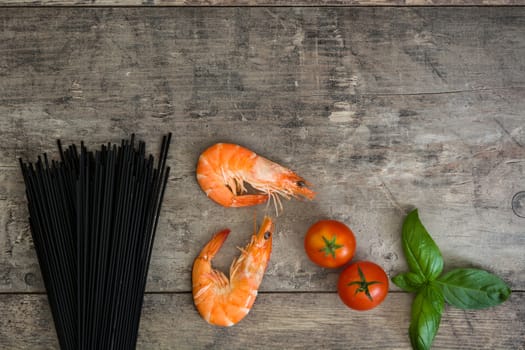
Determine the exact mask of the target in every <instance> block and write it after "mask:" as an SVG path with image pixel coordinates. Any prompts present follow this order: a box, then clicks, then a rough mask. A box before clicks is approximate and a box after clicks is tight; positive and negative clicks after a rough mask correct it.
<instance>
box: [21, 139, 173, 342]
mask: <svg viewBox="0 0 525 350" xmlns="http://www.w3.org/2000/svg"><path fill="white" fill-rule="evenodd" d="M170 142H171V134H169V135H167V136H164V137H163V140H162V145H161V150H160V155H159V159H158V162H157V164H156V166H155V163H156V162H155V159H154V157H153V156H152V155H149V156H146V144H145V143H144V142H138V143H137V142H135V136H134V135H132V136H131V138H130V140H122V142H121V143H120V145H113V144H110V143H108V144H107V145H102V146H101V147H100V149H99V150H96V151H94V152H93V151H90V150H88V149H87V147H86V146H85V145H84V143H81V144H80V148H77V146H76V145H74V144H73V145H71V146H69V147H67V148H63V147H62V144H61V142H60V141H59V140H58V141H57V146H58V150H59V155H60V160H59V161H54V160H53V161H51V162H50V161H49V160H48V157H47V155H45V154H44V155H43V156H42V157H39V158H38V161H37V162H36V163H35V164H31V163H24V162H23V161H22V159H20V167H21V170H22V175H23V177H24V182H25V184H26V197H27V202H28V210H29V225H30V228H31V234H32V237H33V241H34V246H35V250H36V253H37V258H38V262H39V265H40V269H41V272H42V278H43V280H44V285H45V288H46V291H47V294H48V300H49V305H50V307H51V311H52V315H53V321H54V323H55V329H56V332H57V337H58V340H59V344H60V347H61V348H62V349H133V348H135V346H136V342H137V335H138V328H139V324H140V314H141V309H142V303H143V298H144V291H145V287H146V281H147V272H148V269H149V264H150V260H151V252H152V248H153V243H154V238H155V232H156V229H157V225H158V220H159V214H160V209H161V204H162V201H163V197H164V193H165V189H166V184H167V181H168V176H169V170H170V169H169V167H167V166H166V159H167V155H168V148H169V144H170Z"/></svg>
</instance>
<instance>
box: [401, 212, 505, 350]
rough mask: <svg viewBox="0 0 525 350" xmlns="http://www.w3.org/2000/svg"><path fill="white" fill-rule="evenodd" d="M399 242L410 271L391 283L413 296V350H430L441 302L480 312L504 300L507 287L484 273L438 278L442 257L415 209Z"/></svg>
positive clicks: (462, 271) (458, 273)
mask: <svg viewBox="0 0 525 350" xmlns="http://www.w3.org/2000/svg"><path fill="white" fill-rule="evenodd" d="M402 241H403V251H404V253H405V257H406V259H407V264H408V267H409V268H410V271H409V272H405V273H401V274H399V275H397V276H395V277H393V278H392V281H393V282H394V283H395V284H396V285H397V286H398V287H400V288H401V289H403V290H405V291H407V292H414V293H416V297H415V298H414V301H413V302H412V320H411V322H410V326H409V330H408V331H409V335H410V342H411V344H412V347H413V348H414V349H418V350H419V349H430V346H431V345H432V341H433V340H434V337H435V336H436V334H437V331H438V329H439V323H440V321H441V314H442V313H443V309H444V306H445V301H446V302H447V303H448V304H450V305H452V306H455V307H458V308H461V309H482V308H486V307H490V306H495V305H498V304H501V303H502V302H504V301H505V300H507V299H508V297H509V295H510V293H511V290H510V288H509V287H508V286H507V285H506V284H505V282H504V281H503V280H501V278H499V277H498V276H496V275H493V274H491V273H489V272H487V271H484V270H479V269H472V268H460V269H454V270H452V271H450V272H448V273H445V274H444V275H442V272H443V257H442V256H441V252H440V251H439V248H438V246H437V245H436V243H435V242H434V240H433V239H432V237H430V235H429V234H428V232H427V230H426V229H425V227H424V226H423V224H422V223H421V221H420V220H419V215H418V212H417V209H416V210H414V211H412V212H411V213H410V214H408V216H407V217H406V219H405V222H404V224H403V232H402Z"/></svg>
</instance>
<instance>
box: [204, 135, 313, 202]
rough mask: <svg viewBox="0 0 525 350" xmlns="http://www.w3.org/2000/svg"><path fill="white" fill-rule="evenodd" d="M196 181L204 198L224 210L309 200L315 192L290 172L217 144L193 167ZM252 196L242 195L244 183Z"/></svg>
mask: <svg viewBox="0 0 525 350" xmlns="http://www.w3.org/2000/svg"><path fill="white" fill-rule="evenodd" d="M197 181H198V182H199V185H200V186H201V188H202V190H203V191H204V192H205V193H206V195H207V196H208V197H209V198H211V199H212V200H214V201H215V202H217V203H219V204H221V205H223V206H225V207H244V206H249V205H256V204H260V203H264V202H266V201H267V200H268V198H272V197H273V198H274V200H275V206H276V209H277V203H278V204H279V206H280V207H282V205H281V203H280V201H279V197H278V196H276V194H278V195H281V196H283V197H285V198H287V199H289V198H291V197H298V196H303V197H306V198H308V199H313V197H314V196H315V192H313V191H312V190H310V189H309V188H308V187H307V186H308V185H309V184H308V183H307V182H306V181H305V180H304V179H303V178H302V177H300V176H298V175H297V174H295V173H294V172H293V171H291V170H289V169H287V168H285V167H283V166H281V165H279V164H277V163H274V162H272V161H270V160H268V159H266V158H264V157H261V156H259V155H257V154H256V153H255V152H252V151H250V150H249V149H247V148H244V147H242V146H239V145H235V144H230V143H217V144H215V145H213V146H211V147H209V148H208V149H206V150H205V151H204V152H202V154H201V155H200V157H199V161H198V164H197ZM245 182H246V183H248V184H249V185H250V186H251V187H253V188H254V189H255V190H257V191H259V193H256V194H246V192H247V189H246V187H245V185H244V183H245Z"/></svg>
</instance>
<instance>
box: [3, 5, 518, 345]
mask: <svg viewBox="0 0 525 350" xmlns="http://www.w3.org/2000/svg"><path fill="white" fill-rule="evenodd" d="M15 2H16V3H19V4H23V5H33V4H35V3H32V2H24V1H20V2H18V1H15ZM15 2H11V5H12V4H13V3H15ZM176 2H177V1H175V2H174V3H176ZM124 3H125V4H132V3H133V2H124ZM162 3H163V2H162V1H160V2H157V1H155V2H154V3H153V4H162ZM188 3H192V2H191V1H190V2H188ZM208 3H212V4H219V5H220V4H226V5H228V4H229V5H232V4H233V5H242V2H236V1H224V2H216V1H211V2H208ZM248 3H249V2H248ZM251 3H252V4H258V3H259V2H257V1H255V2H251ZM264 3H266V4H267V3H268V2H264ZM336 3H339V4H343V5H345V4H346V5H352V4H354V3H356V2H354V1H347V2H345V1H316V2H313V1H302V2H301V4H306V5H314V6H309V7H272V8H268V7H225V8H220V7H213V8H202V7H200V8H199V7H176V8H165V7H136V8H135V7H118V8H111V7H110V8H105V7H102V8H100V7H97V8H87V9H86V8H74V7H69V6H66V7H61V8H51V7H47V8H45V7H44V8H30V7H29V8H28V7H23V8H18V7H16V6H15V7H9V8H3V9H1V10H0V28H1V30H0V133H1V137H2V142H1V144H0V315H1V316H0V348H1V349H53V348H57V347H58V343H57V340H56V335H55V333H54V328H53V324H52V318H51V313H50V309H49V306H48V304H47V299H46V294H45V289H44V287H43V282H42V278H41V275H40V271H39V267H38V264H37V260H36V254H35V251H34V247H33V244H32V240H31V234H30V230H29V227H28V221H27V216H28V213H27V209H26V200H25V196H24V185H23V181H22V179H21V175H20V171H19V169H18V163H17V162H18V157H23V158H24V159H26V160H33V159H35V158H36V156H37V155H38V154H40V153H41V152H44V151H45V152H50V153H51V154H52V155H53V156H55V157H56V155H57V154H56V151H55V140H56V139H57V138H61V139H62V140H63V142H64V143H66V144H68V143H71V142H79V141H80V140H84V141H85V142H86V143H87V144H88V145H92V146H96V145H98V144H99V143H102V142H107V141H114V142H118V141H119V140H120V139H121V138H125V137H127V136H129V135H130V134H131V133H133V132H134V133H136V134H137V135H138V137H140V138H141V139H143V140H145V141H147V142H148V145H149V150H150V151H151V152H154V153H158V147H157V146H158V145H159V143H160V138H161V135H162V134H163V133H166V132H168V131H171V132H173V134H174V142H173V144H172V149H171V154H170V157H169V160H168V162H169V165H170V166H171V167H172V169H173V171H172V174H171V177H170V179H169V183H168V189H167V193H166V198H165V202H164V207H163V211H162V216H161V221H160V224H159V228H158V233H157V237H156V241H155V246H154V251H153V258H152V261H151V267H150V272H149V278H148V285H147V295H146V299H145V305H144V309H143V316H142V322H141V328H140V335H139V345H138V347H139V348H140V349H185V348H191V349H193V348H196V349H204V348H210V347H212V346H213V347H214V348H219V349H257V348H261V349H266V348H276V349H283V348H286V349H289V348H300V349H303V348H307V349H309V348H311V349H318V348H323V349H324V348H333V349H343V348H345V349H347V348H356V349H364V348H370V349H380V348H389V349H407V348H410V343H409V339H408V334H407V329H408V324H409V320H410V304H411V301H412V298H413V295H411V294H408V293H405V292H401V291H400V290H399V289H398V288H397V287H396V286H394V285H391V287H390V294H389V295H388V297H387V299H386V300H385V302H384V303H383V304H382V305H381V306H379V307H378V308H376V309H374V310H372V311H370V312H356V311H352V310H350V309H348V308H346V307H345V306H344V305H343V304H342V303H341V302H340V300H339V299H338V296H337V293H336V281H337V277H338V274H339V272H340V271H341V270H326V269H322V268H320V267H317V266H315V265H313V264H312V263H311V262H310V261H309V260H308V259H307V257H306V256H305V254H304V250H303V237H304V234H305V232H306V230H307V228H308V227H309V226H310V225H311V224H312V223H314V222H315V221H316V220H318V219H321V218H333V219H337V220H341V221H344V222H345V223H346V224H348V225H349V226H350V227H351V228H352V229H353V230H354V232H355V234H356V237H357V242H358V247H357V252H356V257H355V259H367V260H372V261H375V262H376V263H378V264H380V265H381V266H383V267H384V268H385V270H386V271H387V273H388V274H389V276H390V277H392V276H394V275H395V274H397V273H399V272H402V271H405V270H406V269H407V266H406V263H405V259H404V256H403V253H402V249H401V239H400V238H401V225H402V222H403V219H404V217H405V215H406V213H407V212H408V211H409V210H410V209H411V208H415V207H417V208H419V212H420V217H421V219H422V221H423V223H424V224H425V226H426V227H427V229H428V231H429V232H430V233H431V234H432V236H433V237H434V239H435V241H436V243H437V244H438V245H439V246H440V248H441V251H442V253H443V256H444V259H445V269H446V270H450V269H451V268H454V267H464V266H474V267H479V268H483V269H486V270H489V271H491V272H493V273H496V274H498V275H499V276H501V277H502V278H503V279H504V280H505V281H506V282H507V283H508V284H509V285H510V286H511V288H512V290H513V293H512V295H511V296H510V298H509V300H508V301H507V302H506V303H504V304H502V305H501V306H498V307H494V308H490V309H486V310H480V311H463V310H458V309H454V308H451V307H447V308H446V310H445V312H444V314H443V317H442V322H441V327H440V329H439V334H438V335H437V337H436V339H435V342H434V348H436V349H440V348H447V349H448V348H465V349H480V348H481V349H524V348H525V254H524V253H525V218H523V217H520V216H518V215H516V214H520V215H522V216H525V211H524V208H523V206H525V203H524V201H525V199H523V200H522V201H521V203H520V202H518V203H515V205H514V208H513V206H512V201H511V200H512V198H513V196H514V195H515V194H516V193H518V192H520V191H525V148H524V146H525V114H524V113H525V8H522V7H469V8H461V7H454V8H450V7H416V8H415V7H350V6H348V7H347V6H341V7H323V6H321V5H325V4H329V5H330V4H332V5H333V4H336ZM360 3H361V4H363V2H357V4H360ZM399 3H400V4H406V3H408V4H410V3H411V2H410V1H401V2H399ZM416 3H419V4H422V3H428V2H426V1H416ZM431 3H432V2H431ZM434 3H435V2H434ZM460 3H463V4H466V5H472V4H481V3H483V4H498V3H499V4H506V3H517V2H514V1H509V2H498V1H494V2H485V1H484V2H481V1H480V2H470V3H465V2H460ZM37 4H40V5H42V4H44V5H46V4H53V3H52V1H49V2H47V1H42V2H39V3H37ZM63 4H67V1H66V2H63ZM80 4H83V3H80ZM95 4H100V2H98V1H97V2H96V3H95ZM103 4H104V3H103ZM106 4H107V3H106ZM278 4H281V5H282V4H284V5H286V4H290V2H283V1H280V2H278ZM438 4H439V3H438ZM441 4H453V3H451V2H441ZM455 4H458V2H456V3H455ZM70 5H74V3H70ZM110 5H111V4H110ZM113 5H122V2H120V3H119V1H115V2H114V3H113ZM315 5H319V6H315ZM217 141H229V142H235V143H239V144H242V145H245V146H247V147H249V148H251V149H253V150H254V151H256V152H258V153H259V154H261V155H264V156H266V157H268V158H270V159H272V160H274V161H277V162H279V163H281V164H283V165H286V166H288V167H290V168H292V169H294V170H296V171H297V172H298V173H299V174H301V175H302V176H304V177H305V178H306V179H308V180H310V181H311V182H312V183H313V184H314V187H315V190H316V191H317V192H318V196H317V197H316V199H315V200H314V201H312V202H307V201H287V202H285V203H284V212H283V213H282V214H281V215H280V216H279V217H277V218H276V222H277V233H276V235H275V239H274V251H273V255H272V258H271V261H270V264H269V267H268V270H267V272H266V275H265V278H264V281H263V283H262V285H261V288H260V294H259V296H258V298H257V300H256V303H255V305H254V307H253V309H252V312H251V313H250V314H249V315H248V317H247V318H245V319H244V320H243V321H241V322H240V323H239V324H238V325H236V326H233V327H231V328H218V327H213V326H210V325H208V324H207V323H205V322H204V321H203V320H202V319H201V318H200V317H199V315H198V313H197V311H196V310H195V308H194V306H193V302H192V296H191V292H190V290H191V281H190V279H191V265H192V262H193V259H194V258H195V256H196V254H197V253H198V252H199V250H200V249H201V248H202V246H203V244H204V243H205V242H206V241H208V240H209V238H210V237H211V235H212V234H213V233H214V232H216V231H217V230H219V229H221V228H224V227H229V228H231V229H232V231H233V233H232V235H231V238H230V239H229V240H228V242H227V244H226V245H227V246H226V247H224V249H223V250H222V251H221V253H220V256H219V257H217V259H216V266H217V267H219V268H221V269H223V270H226V269H227V267H228V266H229V264H230V262H231V260H232V258H233V256H234V255H235V254H237V251H236V248H235V246H241V245H244V244H245V243H246V242H247V239H248V237H249V235H250V233H251V231H252V228H253V216H254V212H255V210H256V212H257V214H258V216H259V217H261V216H262V215H263V214H264V213H265V210H266V207H265V206H264V205H263V206H260V207H258V208H257V209H254V208H246V209H226V208H222V207H220V206H218V205H216V204H215V203H213V202H212V201H210V200H209V199H208V198H206V196H205V195H204V194H203V192H202V191H201V190H200V188H199V186H198V184H197V182H196V180H195V165H196V161H197V158H198V156H199V154H200V152H202V151H203V150H204V149H205V148H206V147H207V146H209V145H211V144H213V143H215V142H217ZM520 205H521V209H520ZM520 210H521V211H520ZM270 213H273V211H271V210H270Z"/></svg>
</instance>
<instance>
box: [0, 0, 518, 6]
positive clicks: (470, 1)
mask: <svg viewBox="0 0 525 350" xmlns="http://www.w3.org/2000/svg"><path fill="white" fill-rule="evenodd" d="M516 5H520V6H523V5H525V1H524V0H3V1H1V2H0V7H1V6H54V7H55V6H67V7H70V6H82V7H85V6H97V7H98V6H107V7H120V6H123V7H125V6H147V7H149V6H174V7H186V6H189V7H207V6H214V7H222V6H225V7H230V6H236V7H256V6H262V7H282V6H290V7H301V6H303V7H304V6H308V7H309V6H312V7H313V6H317V7H321V6H323V7H324V6H330V7H334V6H335V7H354V6H359V7H362V6H385V7H391V6H400V7H403V6H461V7H465V6H516Z"/></svg>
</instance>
